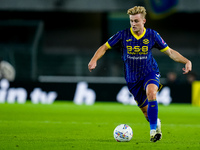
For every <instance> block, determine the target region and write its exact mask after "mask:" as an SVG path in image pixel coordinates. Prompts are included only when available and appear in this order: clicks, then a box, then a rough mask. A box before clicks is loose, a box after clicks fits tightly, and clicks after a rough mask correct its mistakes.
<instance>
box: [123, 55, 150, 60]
mask: <svg viewBox="0 0 200 150" xmlns="http://www.w3.org/2000/svg"><path fill="white" fill-rule="evenodd" d="M127 58H129V59H135V60H138V59H139V60H141V59H147V56H138V57H136V56H129V55H127Z"/></svg>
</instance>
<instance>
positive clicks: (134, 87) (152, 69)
mask: <svg viewBox="0 0 200 150" xmlns="http://www.w3.org/2000/svg"><path fill="white" fill-rule="evenodd" d="M127 14H128V15H129V18H130V25H131V28H128V29H125V30H122V31H119V32H117V33H116V34H115V35H113V36H112V37H111V38H110V39H109V40H108V41H107V42H106V43H105V44H103V45H102V46H101V47H100V48H99V49H98V50H97V51H96V53H95V54H94V56H93V57H92V59H91V61H90V62H89V64H88V69H89V71H92V70H93V69H95V68H96V66H97V60H98V59H100V58H101V57H102V56H103V55H104V54H105V52H106V51H107V50H108V49H111V48H112V47H114V46H116V45H118V46H120V48H121V51H122V60H123V62H124V73H125V79H126V82H127V86H128V88H129V91H130V92H131V93H132V94H133V96H134V98H135V100H136V101H137V103H138V106H139V107H140V109H141V110H142V112H143V113H144V115H145V117H146V119H147V121H149V124H150V141H152V142H156V141H157V140H160V139H161V138H162V133H161V122H160V120H159V119H158V104H157V100H156V93H157V91H158V90H159V88H160V81H159V78H160V73H159V69H158V65H157V63H156V61H155V59H154V58H153V56H152V52H151V50H152V48H157V49H158V50H160V51H161V52H163V53H164V54H166V55H168V56H169V57H170V58H171V59H173V60H174V61H176V62H179V63H183V64H185V68H183V74H187V73H188V72H189V71H191V70H192V63H191V61H190V60H188V59H187V58H185V57H183V56H182V55H181V54H180V53H178V52H177V51H175V50H173V49H172V48H170V47H169V46H168V45H167V44H166V42H165V41H164V40H163V39H162V38H161V36H160V35H159V34H158V33H157V32H156V31H155V30H152V29H146V28H145V27H144V25H145V23H146V19H145V16H146V9H145V8H144V7H142V6H135V7H133V8H130V9H129V10H128V11H127Z"/></svg>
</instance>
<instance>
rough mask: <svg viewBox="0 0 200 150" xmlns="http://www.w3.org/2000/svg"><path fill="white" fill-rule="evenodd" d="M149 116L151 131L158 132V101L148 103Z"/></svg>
mask: <svg viewBox="0 0 200 150" xmlns="http://www.w3.org/2000/svg"><path fill="white" fill-rule="evenodd" d="M147 115H148V118H149V123H150V129H151V130H152V129H154V130H156V127H157V118H158V103H157V101H156V100H153V101H149V102H148V109H147Z"/></svg>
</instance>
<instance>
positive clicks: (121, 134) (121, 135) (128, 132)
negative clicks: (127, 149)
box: [113, 124, 133, 142]
mask: <svg viewBox="0 0 200 150" xmlns="http://www.w3.org/2000/svg"><path fill="white" fill-rule="evenodd" d="M113 135H114V138H115V140H116V141H117V142H129V141H130V140H131V139H132V137H133V130H132V129H131V127H130V126H129V125H127V124H120V125H118V126H117V127H116V128H115V130H114V133H113Z"/></svg>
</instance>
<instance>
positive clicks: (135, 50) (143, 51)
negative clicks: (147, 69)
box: [126, 46, 148, 55]
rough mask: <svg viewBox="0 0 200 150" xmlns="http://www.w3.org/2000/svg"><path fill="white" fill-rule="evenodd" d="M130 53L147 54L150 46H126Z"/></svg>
mask: <svg viewBox="0 0 200 150" xmlns="http://www.w3.org/2000/svg"><path fill="white" fill-rule="evenodd" d="M126 48H127V53H128V54H132V55H135V54H139V55H147V54H148V46H142V47H141V46H134V47H132V46H126Z"/></svg>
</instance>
